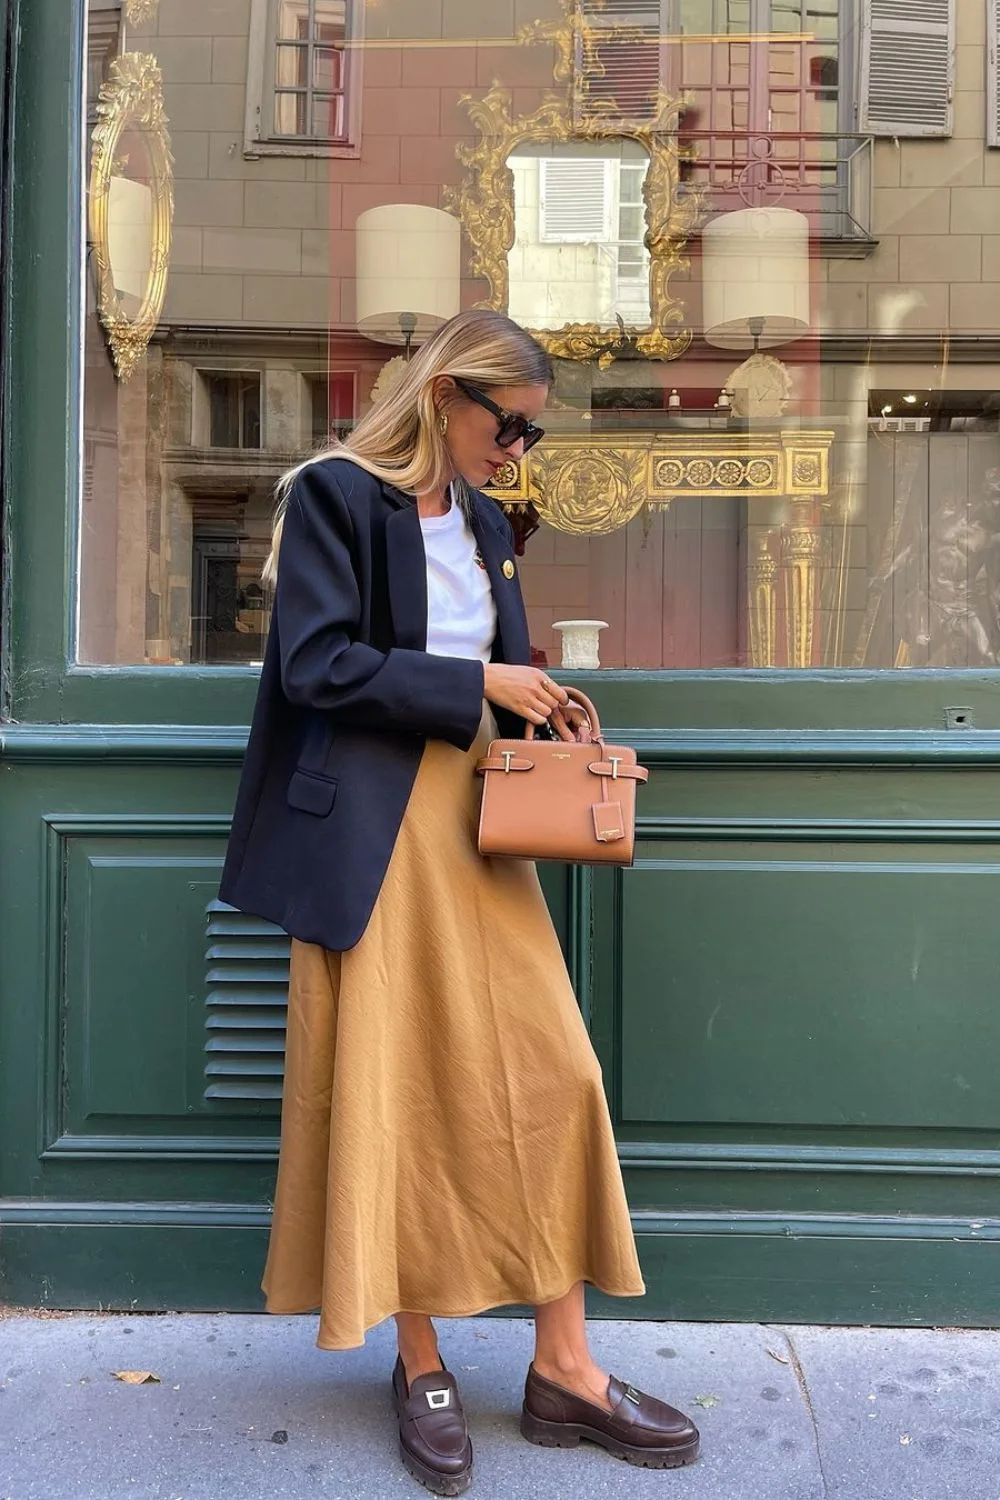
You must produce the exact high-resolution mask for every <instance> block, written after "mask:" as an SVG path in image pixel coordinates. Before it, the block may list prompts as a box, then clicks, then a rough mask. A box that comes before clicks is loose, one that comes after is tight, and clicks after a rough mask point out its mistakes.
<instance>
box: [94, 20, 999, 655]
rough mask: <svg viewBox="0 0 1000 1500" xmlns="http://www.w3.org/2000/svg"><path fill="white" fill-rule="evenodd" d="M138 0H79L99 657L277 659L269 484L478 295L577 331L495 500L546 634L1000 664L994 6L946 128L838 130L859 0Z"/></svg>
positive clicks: (538, 628)
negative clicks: (925, 132)
mask: <svg viewBox="0 0 1000 1500" xmlns="http://www.w3.org/2000/svg"><path fill="white" fill-rule="evenodd" d="M152 9H153V11H154V14H153V15H152V17H151V18H149V19H147V20H145V21H142V22H137V23H135V24H130V25H129V26H128V28H127V30H126V29H124V28H123V25H122V23H121V12H120V8H119V7H116V6H114V5H108V4H107V3H97V0H92V3H91V4H90V7H89V10H90V17H89V20H90V24H89V31H88V48H87V54H88V55H87V76H88V78H89V80H90V86H89V100H88V134H89V139H90V159H89V160H88V168H89V167H90V166H91V164H92V165H93V181H92V188H91V195H90V229H89V236H88V250H87V261H86V267H85V276H84V286H85V291H86V299H85V305H84V319H83V322H84V352H85V361H84V368H85V387H84V446H83V454H82V472H83V478H84V483H83V495H82V501H81V518H80V548H79V560H80V577H79V611H78V614H79V636H78V644H77V652H78V656H79V658H80V660H81V661H85V662H91V663H107V664H114V663H155V664H172V665H175V666H178V667H183V666H185V665H187V664H189V663H193V662H211V663H220V664H221V663H242V664H250V663H253V662H257V661H259V660H260V657H261V653H262V650H263V642H264V637H265V633H266V629H267V623H268V609H269V604H270V600H269V595H268V591H267V589H266V588H265V587H264V586H263V585H262V583H261V581H260V569H261V565H262V562H263V560H264V557H265V556H266V553H267V549H268V544H269V536H270V526H271V520H272V511H273V494H274V485H275V483H276V481H277V479H278V478H279V476H280V475H281V474H282V473H283V472H284V471H285V470H286V469H287V467H288V466H289V465H290V464H292V463H293V462H295V461H297V460H298V459H300V458H302V457H304V456H306V455H307V454H309V453H310V452H315V451H316V450H317V449H322V448H326V447H328V446H329V445H330V444H331V443H336V442H337V441H340V440H343V439H344V438H347V437H349V436H350V433H351V430H352V427H353V425H354V423H355V422H356V421H357V419H358V417H359V416H360V415H361V414H362V413H364V412H366V411H368V410H369V409H370V407H371V405H372V403H373V402H376V403H377V401H378V400H379V399H381V397H382V396H383V394H384V392H385V390H386V389H387V388H388V387H389V386H390V385H391V382H392V379H393V377H394V374H395V373H396V372H397V371H398V369H399V363H398V361H399V360H400V358H401V357H402V358H404V359H405V352H404V350H405V343H406V338H407V331H408V329H412V338H413V341H414V342H415V343H416V344H417V345H418V346H419V345H420V344H421V343H422V342H423V340H424V339H426V337H427V336H428V334H429V333H430V332H431V331H432V330H433V329H434V328H435V327H436V326H437V325H438V324H439V323H440V321H441V320H442V319H443V318H444V317H445V316H447V315H448V314H449V313H451V312H454V311H456V310H458V309H459V308H461V307H472V306H474V305H476V304H478V303H484V302H485V303H488V304H490V305H494V306H499V307H503V308H505V309H507V310H508V311H509V312H511V313H512V314H513V315H514V316H515V317H517V318H518V319H520V320H521V321H522V322H523V323H524V324H525V325H527V326H529V327H531V328H533V329H534V330H535V331H536V332H537V334H538V336H539V337H540V338H542V339H543V340H544V341H545V342H546V343H547V344H548V346H549V347H550V349H551V351H552V353H553V355H554V363H555V371H556V374H555V384H554V387H553V390H552V393H551V398H550V403H549V405H550V410H549V411H548V412H547V414H546V420H545V426H546V429H547V436H546V439H545V441H544V442H543V443H541V444H540V445H539V447H538V448H537V449H535V450H533V452H532V454H531V455H530V458H529V459H528V460H527V461H526V462H525V463H524V464H523V465H521V467H520V469H519V470H517V471H516V472H515V471H514V470H512V471H511V472H510V473H508V474H506V475H505V476H504V477H503V480H502V481H501V482H500V487H499V488H497V489H496V491H495V493H494V496H493V498H494V499H495V502H496V503H497V504H499V505H502V506H503V507H504V509H505V511H506V513H507V515H508V516H509V518H510V520H511V523H512V525H513V527H514V530H515V533H516V536H517V549H518V556H519V568H520V576H521V580H522V584H523V587H524V592H525V596H526V599H527V603H528V609H529V619H530V625H531V634H532V645H533V649H534V652H535V656H536V660H538V661H543V660H544V661H547V662H548V663H550V664H552V665H559V664H560V662H561V661H562V660H563V651H564V641H565V640H567V639H568V638H569V635H570V634H571V632H568V631H567V629H566V626H567V622H570V623H573V622H575V623H576V624H577V625H579V622H582V621H590V622H597V623H596V624H593V625H591V626H589V627H588V629H589V630H590V632H591V635H592V637H593V636H594V635H595V633H596V639H597V646H596V649H597V653H598V656H599V660H600V662H601V664H602V665H603V666H605V667H614V668H643V669H659V668H674V669H714V668H720V667H726V668H744V667H753V668H760V669H764V668H770V667H774V668H787V667H794V668H800V669H805V668H819V667H837V668H862V667H868V668H871V667H876V668H896V669H900V670H902V669H905V668H907V667H923V666H929V667H940V668H958V667H983V666H993V665H996V664H997V662H998V652H1000V478H998V476H1000V431H998V419H1000V400H998V398H997V395H996V392H997V390H998V389H1000V356H998V354H997V349H998V348H1000V254H998V251H997V239H998V236H997V232H996V224H995V222H994V220H995V212H994V208H995V206H994V204H993V196H994V195H995V191H996V188H995V186H994V185H993V184H994V179H995V177H996V172H995V171H994V163H993V161H992V153H991V152H990V151H989V150H988V148H987V146H986V144H985V142H986V118H985V105H984V101H983V96H982V89H981V79H982V67H983V66H985V62H984V58H985V55H986V54H985V46H986V36H985V25H984V21H983V17H982V15H981V13H980V8H978V7H969V8H968V9H967V10H966V9H965V8H964V7H963V6H961V5H960V6H959V7H958V11H957V26H958V32H957V42H958V47H959V58H960V66H959V68H958V72H957V75H956V95H955V100H954V115H955V136H954V139H953V140H952V141H951V142H948V141H944V142H942V141H941V140H934V139H920V138H910V137H906V136H901V137H900V138H899V139H898V140H896V141H893V140H891V139H884V140H878V141H871V140H868V139H866V138H864V137H862V136H859V135H857V134H856V133H852V132H851V127H850V121H849V120H848V119H847V116H846V115H845V113H844V102H845V101H855V100H857V98H858V97H859V91H860V88H861V61H860V56H859V53H858V35H857V31H856V29H854V28H851V27H849V26H848V25H847V24H846V20H845V15H846V8H845V7H843V6H839V5H837V4H836V3H835V0H774V3H773V4H772V3H770V0H752V3H751V0H678V3H677V4H675V5H673V6H664V7H662V8H661V12H660V16H661V19H660V20H657V19H656V16H655V13H654V7H650V6H643V5H636V6H635V7H634V9H633V8H630V7H627V6H622V5H613V6H598V5H594V4H591V3H590V0H587V3H586V5H585V6H584V7H583V11H584V13H585V15H586V17H587V27H588V28H592V30H591V29H588V30H587V31H586V32H582V31H581V30H580V24H581V23H580V9H581V8H580V6H579V5H575V4H570V3H569V0H537V4H535V5H532V6H526V5H521V4H518V5H516V6H515V7H514V11H515V12H516V17H513V16H512V15H511V14H510V7H508V8H507V9H506V10H505V9H504V7H491V6H483V5H479V4H476V5H472V4H471V3H470V4H469V5H467V6H466V5H457V4H450V3H449V4H446V5H442V4H441V3H440V0H378V3H369V4H367V5H365V6H362V5H361V4H360V0H352V3H349V4H348V3H345V0H269V3H266V0H213V3H212V4H211V5H208V6H206V5H205V4H204V0H161V3H160V5H159V6H158V7H152ZM529 12H530V14H529ZM574 18H575V19H574ZM515 19H516V25H515ZM527 21H533V22H537V23H538V25H537V27H536V31H537V33H538V34H537V36H536V38H535V39H534V40H533V41H531V40H528V41H526V40H524V39H523V38H522V39H521V40H518V28H519V27H520V26H521V25H522V24H524V23H525V22H527ZM667 22H669V25H668V24H667ZM251 28H253V32H252V37H253V39H255V40H257V39H259V38H261V37H264V38H266V44H265V50H266V57H265V58H264V60H263V66H262V68H261V70H260V72H259V74H258V75H256V76H254V75H252V74H250V73H249V72H248V66H251V65H254V64H253V59H254V58H255V56H256V57H259V52H260V48H259V46H258V47H252V46H251V45H250V43H251V39H252V37H251ZM594 32H597V33H599V34H598V35H597V36H596V40H595V35H594ZM553 42H555V44H556V45H555V46H553ZM900 47H901V48H902V49H903V52H904V53H905V47H906V38H905V37H902V38H901V41H900ZM149 57H152V58H153V59H154V60H155V62H156V64H157V67H158V69H159V75H160V76H159V78H158V77H157V75H156V72H155V70H153V69H152V68H151V67H149V65H148V63H147V62H145V61H143V59H148V58H149ZM248 58H249V59H250V60H251V63H250V64H248V61H247V59H248ZM976 58H978V59H979V63H978V64H977V65H976V66H975V67H974V66H973V65H972V64H973V62H974V61H975V59H976ZM206 59H208V60H210V61H206ZM359 59H360V61H361V63H362V66H361V68H360V70H359V69H357V68H356V67H355V63H356V62H357V61H358V60H359ZM560 59H561V60H567V59H568V60H570V64H571V65H570V67H569V73H568V74H567V73H566V72H565V69H562V68H561V67H560V66H559V60H560ZM970 60H971V61H970ZM966 64H968V66H966ZM904 72H905V70H904ZM494 80H496V83H497V84H498V85H499V87H498V88H494V87H493V83H494ZM102 83H103V84H104V86H105V98H104V103H103V105H102V112H101V114H100V116H99V114H98V108H97V106H98V91H99V89H100V88H101V86H102ZM915 86H916V85H915ZM359 88H361V90H362V91H361V92H360V93H359V92H357V90H358V89H359ZM681 94H684V95H685V96H686V102H684V103H683V105H682V107H681V108H680V111H679V122H678V126H677V129H676V133H675V131H674V128H673V126H672V124H671V113H670V107H669V106H670V101H671V100H674V101H676V100H677V99H678V98H679V97H680V95H681ZM128 99H131V100H132V101H133V104H132V106H128V105H127V104H123V103H122V101H123V100H128ZM137 99H138V100H139V101H140V102H141V107H138V106H137V105H136V104H135V101H136V100H137ZM248 104H249V105H250V108H249V109H248ZM258 105H259V119H260V120H261V121H262V122H265V123H264V125H263V126H262V137H263V138H262V139H259V140H258V139H257V138H255V137H254V136H253V134H252V132H251V136H250V137H249V138H248V137H247V136H246V134H245V131H246V121H247V119H248V117H249V118H250V119H251V120H253V119H255V118H257V113H256V107H257V106H258ZM663 106H666V113H665V115H664V119H663V121H661V122H660V128H659V129H657V130H653V131H650V130H649V124H650V121H651V119H652V118H653V116H654V115H655V113H656V111H657V110H658V109H659V108H661V107H663ZM111 122H113V123H114V130H113V132H111V133H109V132H110V129H111ZM356 127H359V128H358V129H357V131H356ZM349 132H356V133H353V134H350V136H349ZM338 153H339V154H338ZM675 153H676V155H675ZM170 157H172V159H173V163H174V165H173V170H172V176H173V183H172V193H171V191H170V185H169V183H168V180H167V174H168V171H169V165H168V160H169V158H170ZM372 210H378V211H379V214H378V215H377V217H376V220H375V221H374V222H375V223H376V225H377V229H376V230H375V231H373V233H374V234H375V236H376V238H375V239H374V240H373V239H371V238H367V239H366V237H365V235H363V234H359V228H358V226H359V220H361V221H362V227H363V226H364V223H369V224H370V223H372V222H373V221H371V220H362V216H363V215H367V214H369V213H370V211H372ZM414 211H416V212H417V213H418V214H423V215H425V216H428V215H429V218H427V217H425V218H424V219H423V220H422V221H420V222H421V223H422V225H423V226H424V227H422V228H420V229H415V227H414V225H415V220H414V218H413V214H414ZM428 247H430V249H428ZM435 247H436V249H435ZM393 267H395V268H396V270H395V271H393V270H392V268H393ZM403 271H405V273H406V287H405V289H403V288H402V287H401V284H400V283H401V278H402V272H403ZM411 319H412V320H415V324H416V326H415V327H414V326H413V321H411ZM577 633H579V632H577ZM592 644H593V642H592Z"/></svg>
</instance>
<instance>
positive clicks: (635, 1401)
mask: <svg viewBox="0 0 1000 1500" xmlns="http://www.w3.org/2000/svg"><path fill="white" fill-rule="evenodd" d="M641 1399H642V1398H641V1396H640V1395H639V1392H638V1391H637V1390H636V1388H635V1386H634V1385H627V1386H626V1387H625V1400H626V1401H631V1403H632V1405H633V1406H638V1405H639V1404H640V1401H641Z"/></svg>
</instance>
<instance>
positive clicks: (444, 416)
mask: <svg viewBox="0 0 1000 1500" xmlns="http://www.w3.org/2000/svg"><path fill="white" fill-rule="evenodd" d="M438 426H439V427H440V429H441V436H442V437H444V436H445V434H446V433H447V431H448V413H447V412H446V411H443V412H442V413H441V415H440V417H439V418H438Z"/></svg>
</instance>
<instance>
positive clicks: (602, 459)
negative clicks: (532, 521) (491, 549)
mask: <svg viewBox="0 0 1000 1500" xmlns="http://www.w3.org/2000/svg"><path fill="white" fill-rule="evenodd" d="M833 439H834V434H833V433H832V432H826V431H811V430H800V429H797V428H790V429H788V430H786V431H785V432H759V433H754V432H704V433H691V432H685V433H664V432H649V433H642V432H636V433H634V434H632V435H630V436H629V437H627V438H626V437H623V436H622V434H620V433H615V434H614V435H610V434H609V435H604V434H600V433H588V434H587V435H586V436H577V435H575V434H571V433H551V434H549V433H547V434H546V437H545V441H544V443H539V445H538V447H537V448H532V449H531V451H530V453H527V454H526V455H525V457H524V458H523V459H522V460H521V462H520V463H519V464H515V463H514V462H513V461H511V462H510V463H509V464H505V465H504V468H503V469H502V470H501V471H500V472H499V473H498V474H497V476H496V478H495V479H494V480H493V481H492V483H491V484H490V485H488V486H487V487H486V493H487V494H489V495H492V496H493V498H494V499H496V500H499V501H500V502H501V503H502V504H503V505H508V504H510V505H516V504H526V503H528V502H530V503H532V504H533V505H535V506H536V507H537V509H538V513H539V515H540V516H541V517H542V518H543V520H545V521H547V522H548V524H549V525H550V526H555V527H556V529H557V530H559V531H572V532H576V533H577V534H587V535H592V536H600V535H606V534H607V533H609V532H612V531H617V530H618V528H619V527H620V526H625V525H627V524H628V522H629V521H631V520H632V518H633V517H634V516H636V515H638V514H639V512H640V511H641V510H642V508H643V506H648V507H650V508H651V509H652V508H656V507H666V506H668V505H670V504H671V503H672V502H673V501H674V500H677V499H683V498H684V497H685V496H690V497H694V498H704V499H710V498H713V497H715V496H719V497H725V498H727V499H732V498H734V497H737V496H740V497H744V498H746V499H749V500H751V501H754V500H758V499H761V500H767V499H771V500H779V499H781V498H782V497H789V498H791V499H792V500H793V501H797V500H799V499H803V500H805V501H807V502H808V503H809V504H810V505H811V504H812V503H813V500H814V498H815V499H817V500H819V501H823V500H824V499H825V497H826V496H827V495H828V493H829V474H830V447H831V444H832V443H833Z"/></svg>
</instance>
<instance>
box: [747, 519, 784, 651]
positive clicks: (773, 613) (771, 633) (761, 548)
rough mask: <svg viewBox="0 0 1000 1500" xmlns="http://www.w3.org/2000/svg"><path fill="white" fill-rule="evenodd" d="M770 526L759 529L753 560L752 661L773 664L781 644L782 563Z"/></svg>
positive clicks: (751, 566)
mask: <svg viewBox="0 0 1000 1500" xmlns="http://www.w3.org/2000/svg"><path fill="white" fill-rule="evenodd" d="M771 536H772V531H771V530H770V528H763V527H760V528H756V529H755V536H754V541H753V550H752V554H751V561H750V664H751V666H754V667H773V666H774V665H775V661H776V659H777V658H776V655H775V653H776V650H777V643H778V601H777V591H776V589H775V583H774V580H775V576H776V574H777V572H778V562H777V559H776V558H775V556H774V552H773V551H772V548H771Z"/></svg>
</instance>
